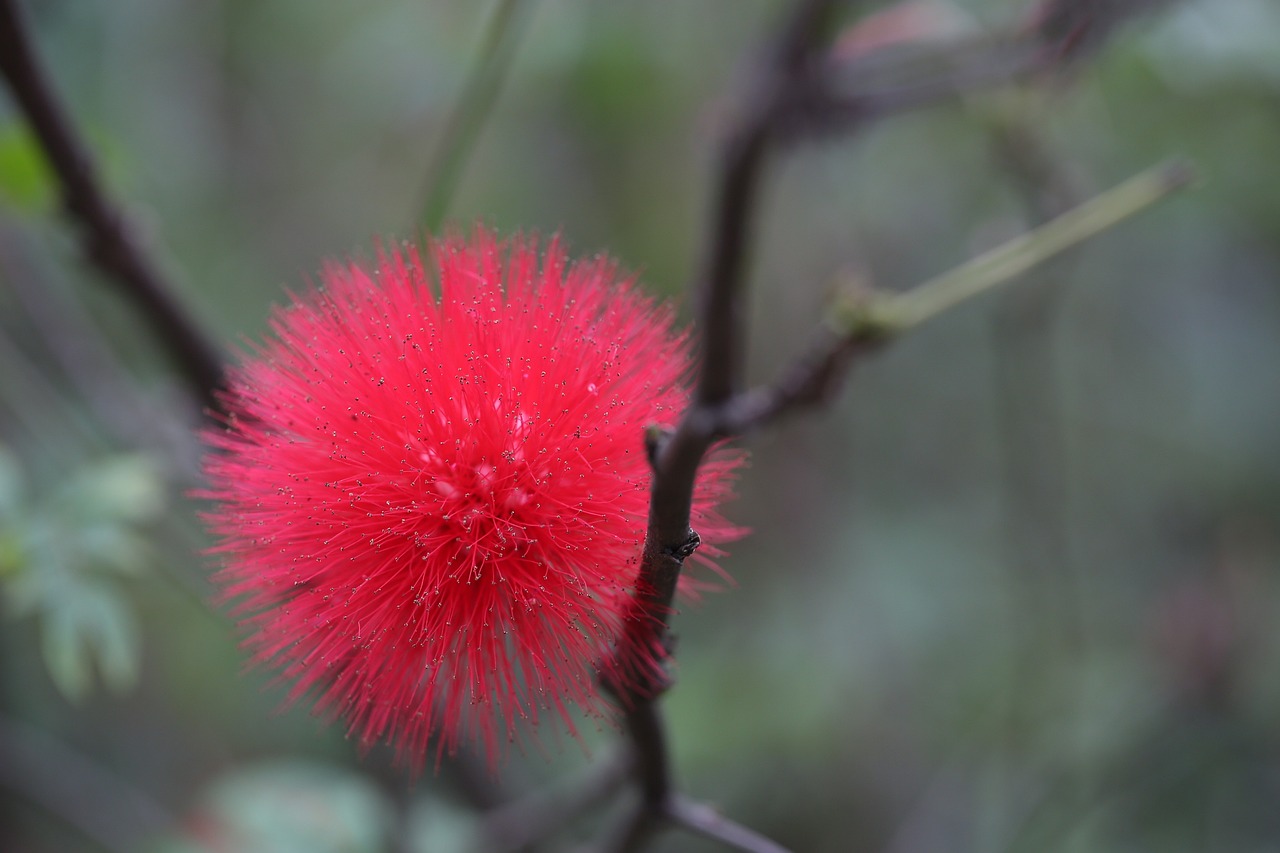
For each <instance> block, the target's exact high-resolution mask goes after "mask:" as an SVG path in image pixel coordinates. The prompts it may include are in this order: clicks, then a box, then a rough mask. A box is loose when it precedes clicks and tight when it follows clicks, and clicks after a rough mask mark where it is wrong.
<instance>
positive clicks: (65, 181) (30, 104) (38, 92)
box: [0, 0, 223, 407]
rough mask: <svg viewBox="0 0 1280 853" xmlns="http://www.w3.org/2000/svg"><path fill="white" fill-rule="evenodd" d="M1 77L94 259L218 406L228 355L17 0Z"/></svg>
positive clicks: (6, 20)
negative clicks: (71, 102) (157, 261)
mask: <svg viewBox="0 0 1280 853" xmlns="http://www.w3.org/2000/svg"><path fill="white" fill-rule="evenodd" d="M0 74H2V75H3V76H4V79H5V81H6V82H7V83H8V85H9V89H10V91H11V92H12V94H13V97H14V99H15V100H16V101H17V103H18V106H19V107H20V108H21V110H22V112H23V114H24V115H25V116H26V118H27V121H28V122H30V124H31V128H32V130H34V131H35V134H36V137H37V138H38V139H39V140H40V144H41V146H42V147H43V149H44V153H45V156H46V157H48V159H49V163H50V165H51V166H52V167H53V171H54V172H55V173H56V174H57V176H58V180H59V181H60V182H61V185H62V199H63V204H64V206H65V208H66V212H67V215H68V216H69V217H71V219H72V220H74V221H75V222H76V223H77V224H78V225H79V226H80V228H81V230H82V232H83V238H84V241H85V247H86V254H87V256H88V258H89V261H90V262H91V263H92V264H93V265H94V266H96V267H97V268H98V269H100V270H101V271H102V272H103V273H105V274H106V275H107V276H108V277H109V278H111V279H112V280H114V281H115V282H116V284H117V285H118V286H119V287H120V289H121V290H122V291H123V292H124V293H125V294H126V295H127V296H128V297H129V298H130V299H132V300H133V301H134V302H135V303H136V304H137V306H138V307H139V308H140V309H141V310H142V312H143V314H144V315H145V316H146V318H147V321H148V323H149V324H150V325H151V327H152V328H153V329H154V330H155V331H156V333H157V334H158V335H159V336H160V338H161V340H162V341H163V342H164V345H165V347H166V348H167V349H168V351H169V353H170V354H171V355H172V357H173V359H174V361H175V362H176V363H177V365H178V367H179V369H180V370H181V371H182V373H183V374H184V375H185V376H186V378H187V380H188V382H190V384H191V386H192V388H193V389H195V391H196V392H197V393H198V394H199V396H200V398H201V400H202V402H203V403H205V404H206V405H208V406H210V407H216V406H217V401H216V399H215V397H214V391H215V390H216V389H217V388H218V386H219V385H220V384H221V382H222V370H223V357H222V353H221V351H220V350H219V348H218V347H217V346H216V345H214V344H213V342H212V341H211V340H210V339H209V338H208V337H207V336H206V335H205V333H204V331H203V330H202V329H201V328H200V326H199V325H198V324H197V322H196V321H195V319H194V318H193V317H192V316H191V315H190V314H189V313H188V312H187V310H186V308H184V307H183V306H182V305H181V304H180V302H179V301H178V299H177V297H176V296H175V294H174V290H173V288H172V287H171V286H170V284H169V282H168V281H167V280H166V279H165V277H164V276H163V275H162V274H161V273H160V271H159V269H158V268H157V267H156V266H155V265H154V264H153V263H152V261H151V260H150V259H149V258H148V257H147V255H146V253H145V252H144V251H143V248H142V244H141V242H140V241H139V240H138V238H137V236H136V235H135V234H134V232H133V230H132V229H131V228H130V226H129V224H128V222H127V221H126V219H125V217H124V214H123V213H122V212H121V211H120V209H119V208H117V207H116V206H115V205H114V204H113V203H112V202H111V200H110V199H109V198H108V197H107V195H106V192H105V191H104V190H103V189H102V187H101V185H100V183H99V180H98V176H97V174H96V173H95V171H94V168H93V164H92V159H91V158H90V156H89V153H88V150H87V149H86V147H85V145H84V143H83V142H82V141H81V140H80V138H79V137H78V136H77V135H76V133H75V131H74V130H73V128H72V125H71V122H70V120H69V118H68V116H67V114H66V111H65V109H64V108H63V106H62V104H61V102H59V100H58V98H57V95H56V93H55V92H54V90H53V86H52V85H51V84H50V82H49V80H48V79H47V77H46V76H45V74H44V72H43V70H42V69H41V67H40V64H39V62H38V61H37V58H36V56H35V53H34V51H33V50H32V48H31V38H30V34H29V33H28V31H27V30H26V29H25V27H24V26H23V21H22V19H21V16H20V15H19V12H18V9H17V3H16V0H0Z"/></svg>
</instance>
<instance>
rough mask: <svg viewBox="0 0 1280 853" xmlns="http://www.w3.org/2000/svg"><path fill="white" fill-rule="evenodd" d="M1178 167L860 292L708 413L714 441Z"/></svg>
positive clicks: (997, 281) (983, 288)
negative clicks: (792, 353) (797, 350)
mask: <svg viewBox="0 0 1280 853" xmlns="http://www.w3.org/2000/svg"><path fill="white" fill-rule="evenodd" d="M1192 177H1193V174H1192V172H1191V170H1190V168H1189V167H1188V166H1187V165H1186V164H1185V163H1182V162H1180V161H1174V162H1170V163H1166V164H1164V165H1161V166H1156V167H1154V168H1152V169H1148V170H1147V171H1145V172H1143V173H1141V174H1139V175H1136V176H1135V177H1133V178H1130V179H1129V180H1128V181H1125V182H1124V183H1123V184H1120V185H1119V186H1117V187H1114V188H1113V189H1110V190H1108V191H1106V192H1104V193H1102V194H1101V195H1098V196H1096V197H1094V198H1093V199H1090V200H1089V201H1087V202H1085V203H1084V204H1082V205H1079V206H1078V207H1076V208H1074V209H1072V210H1069V211H1067V212H1066V213H1064V214H1062V215H1061V216H1058V217H1057V218H1055V219H1052V220H1050V221H1049V222H1047V223H1045V224H1044V225H1041V226H1040V227H1038V228H1035V229H1032V230H1031V231H1029V232H1027V233H1026V234H1023V235H1021V236H1019V237H1016V238H1014V239H1012V240H1010V241H1008V242H1007V243H1004V244H1003V245H1001V246H998V247H997V248H995V249H992V250H991V251H989V252H986V253H984V254H982V255H979V256H978V257H976V258H973V259H972V260H970V261H968V262H966V263H963V264H961V265H960V266H957V267H955V268H953V269H951V270H949V271H947V272H945V273H943V274H942V275H939V276H936V277H935V278H932V279H930V280H929V281H926V282H925V283H924V284H921V285H920V286H918V287H915V288H912V289H911V290H908V291H906V292H903V293H897V294H891V295H885V294H878V293H873V292H868V291H865V290H860V291H858V292H855V293H853V294H851V295H850V298H849V301H848V304H846V305H845V306H843V307H840V308H838V309H837V310H836V311H835V312H834V315H833V316H832V317H831V318H830V320H829V326H830V327H831V328H828V329H826V330H824V331H823V332H822V333H821V335H820V337H819V340H818V342H817V343H816V344H815V345H814V346H813V348H812V349H811V350H810V351H809V352H808V353H807V354H806V355H805V356H804V357H802V358H801V359H800V360H799V361H797V362H796V364H795V365H794V366H793V367H792V368H790V369H789V370H787V371H786V372H785V373H784V374H783V378H782V379H781V380H779V381H778V382H777V383H775V384H773V385H770V386H765V387H761V388H754V389H752V390H750V391H747V392H744V393H742V394H739V395H737V396H736V397H734V398H732V399H731V400H729V401H728V402H727V403H725V404H724V405H723V406H721V407H719V408H718V409H716V410H714V411H713V412H711V413H709V414H708V416H707V417H708V419H709V421H710V423H711V428H712V429H713V430H714V431H715V434H716V435H721V436H729V435H741V434H743V433H744V432H747V431H750V430H752V429H758V428H759V427H761V426H764V425H766V424H769V423H772V422H774V421H776V420H777V419H779V418H781V417H782V416H784V415H787V414H790V413H792V412H795V411H797V410H799V409H801V408H804V407H805V406H811V405H815V404H817V403H820V402H823V401H825V400H826V399H828V398H829V396H830V395H831V393H832V392H833V391H834V390H835V388H836V387H838V385H839V382H840V381H841V380H842V379H843V377H844V375H845V374H846V373H847V372H848V368H849V365H850V363H851V362H852V360H853V359H854V357H855V356H857V355H858V354H860V353H866V352H870V351H871V350H873V349H875V348H878V347H880V346H883V345H884V344H886V343H888V342H889V341H890V340H892V339H893V338H896V337H898V336H900V335H902V334H904V333H906V332H907V331H910V330H912V329H914V328H916V327H917V326H920V325H922V324H924V323H926V322H928V321H930V320H932V319H935V318H937V317H939V316H941V315H942V314H944V313H946V312H947V311H950V310H951V309H953V308H955V307H957V306H958V305H961V304H963V303H965V302H967V301H968V300H970V299H973V298H975V297H977V296H981V295H982V294H984V293H986V292H988V291H989V290H991V289H993V288H995V287H997V286H999V285H1001V284H1004V283H1006V282H1008V281H1010V280H1012V279H1014V278H1016V277H1018V276H1020V275H1022V274H1023V273H1025V272H1027V271H1028V270H1030V269H1032V268H1033V267H1035V266H1037V265H1039V264H1042V263H1044V262H1045V261H1047V260H1050V259H1051V258H1053V257H1056V256H1057V255H1059V254H1060V253H1062V252H1064V251H1066V250H1067V249H1070V248H1072V247H1074V246H1076V245H1078V244H1080V243H1081V242H1083V241H1085V240H1087V239H1089V238H1090V237H1094V236H1096V235H1098V234H1100V233H1102V232H1103V231H1106V230H1107V229H1109V228H1112V227H1114V226H1115V225H1116V224H1118V223H1120V222H1122V221H1123V220H1125V219H1127V218H1129V217H1131V216H1133V215H1135V214H1137V213H1140V212H1141V211H1143V210H1146V209H1147V208H1149V207H1150V206H1151V205H1153V204H1155V203H1157V202H1159V201H1161V200H1163V199H1164V198H1166V197H1168V196H1169V195H1170V194H1171V193H1173V192H1175V191H1176V190H1178V189H1181V188H1183V187H1185V186H1187V185H1188V184H1189V183H1190V182H1191V180H1192Z"/></svg>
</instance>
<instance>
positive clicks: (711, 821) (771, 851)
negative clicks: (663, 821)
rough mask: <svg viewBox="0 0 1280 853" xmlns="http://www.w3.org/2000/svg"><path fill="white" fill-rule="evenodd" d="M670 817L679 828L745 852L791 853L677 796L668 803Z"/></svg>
mask: <svg viewBox="0 0 1280 853" xmlns="http://www.w3.org/2000/svg"><path fill="white" fill-rule="evenodd" d="M666 814H667V817H668V818H669V819H670V820H671V821H672V822H673V823H675V824H676V825H678V826H682V827H684V828H685V829H688V830H690V831H692V832H696V833H698V834H699V835H705V836H706V837H707V838H710V839H713V840H715V841H719V842H721V843H723V844H727V845H728V846H730V847H732V848H734V849H735V850H742V851H745V853H790V851H788V850H787V848H785V847H783V846H782V845H780V844H778V843H777V842H775V841H772V840H770V839H768V838H765V837H764V836H763V835H761V834H760V833H758V832H756V831H754V830H752V829H749V828H748V827H745V826H743V825H742V824H740V823H735V822H734V821H732V820H729V819H728V818H727V817H725V816H724V815H722V814H720V813H719V812H718V811H716V810H715V809H713V808H712V807H711V806H709V805H706V804H705V803H699V802H697V801H695V800H691V799H689V798H688V797H685V796H681V795H679V794H677V795H676V796H674V797H672V798H671V799H670V800H669V801H668V802H667V809H666Z"/></svg>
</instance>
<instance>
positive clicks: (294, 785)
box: [201, 761, 393, 853]
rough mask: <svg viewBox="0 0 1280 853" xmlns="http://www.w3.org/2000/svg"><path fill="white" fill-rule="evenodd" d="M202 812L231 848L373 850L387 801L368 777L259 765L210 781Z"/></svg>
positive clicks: (304, 852)
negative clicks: (230, 840) (233, 841)
mask: <svg viewBox="0 0 1280 853" xmlns="http://www.w3.org/2000/svg"><path fill="white" fill-rule="evenodd" d="M203 799H204V803H203V804H202V808H201V812H202V813H203V814H204V815H205V818H206V820H207V821H208V822H209V823H211V824H212V825H214V826H215V827H216V828H217V829H218V830H219V834H220V835H222V836H224V837H228V838H235V839H237V842H238V849H242V850H255V851H263V853H268V851H269V853H380V851H382V850H384V849H386V839H387V837H388V835H389V833H390V830H391V826H392V813H393V810H392V807H391V804H390V803H389V802H388V801H387V798H386V796H385V795H384V794H383V793H382V792H381V791H380V790H379V789H378V788H377V787H376V786H375V785H373V784H372V783H370V782H369V781H368V780H366V779H364V778H362V777H360V776H357V775H355V774H353V773H348V772H346V771H343V770H340V769H338V768H333V767H328V766H325V765H321V764H314V763H310V762H301V761H296V762H294V761H291V762H281V763H273V764H266V765H262V766H260V767H257V768H253V769H250V770H245V771H241V772H238V773H235V774H232V775H230V776H227V777H225V778H224V779H222V780H220V781H219V782H217V783H216V784H215V785H214V786H213V787H212V788H211V789H210V790H209V791H208V792H207V793H206V795H205V797H204V798H203Z"/></svg>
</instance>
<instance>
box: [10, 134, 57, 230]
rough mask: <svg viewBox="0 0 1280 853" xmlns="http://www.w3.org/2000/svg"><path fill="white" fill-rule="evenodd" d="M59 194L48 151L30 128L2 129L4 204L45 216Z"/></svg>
mask: <svg viewBox="0 0 1280 853" xmlns="http://www.w3.org/2000/svg"><path fill="white" fill-rule="evenodd" d="M56 195H57V191H56V189H55V183H54V180H53V174H52V172H50V170H49V164H48V162H47V161H46V160H45V158H44V152H42V151H41V150H40V145H39V143H38V142H37V141H36V139H35V137H34V136H33V135H32V134H31V131H30V130H28V129H27V126H26V125H25V124H16V123H13V124H7V125H4V126H0V202H3V203H4V204H5V205H6V206H8V207H10V208H13V209H15V210H20V211H22V212H24V213H43V212H45V211H48V210H49V209H50V208H51V207H52V206H53V203H54V199H55V197H56Z"/></svg>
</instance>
